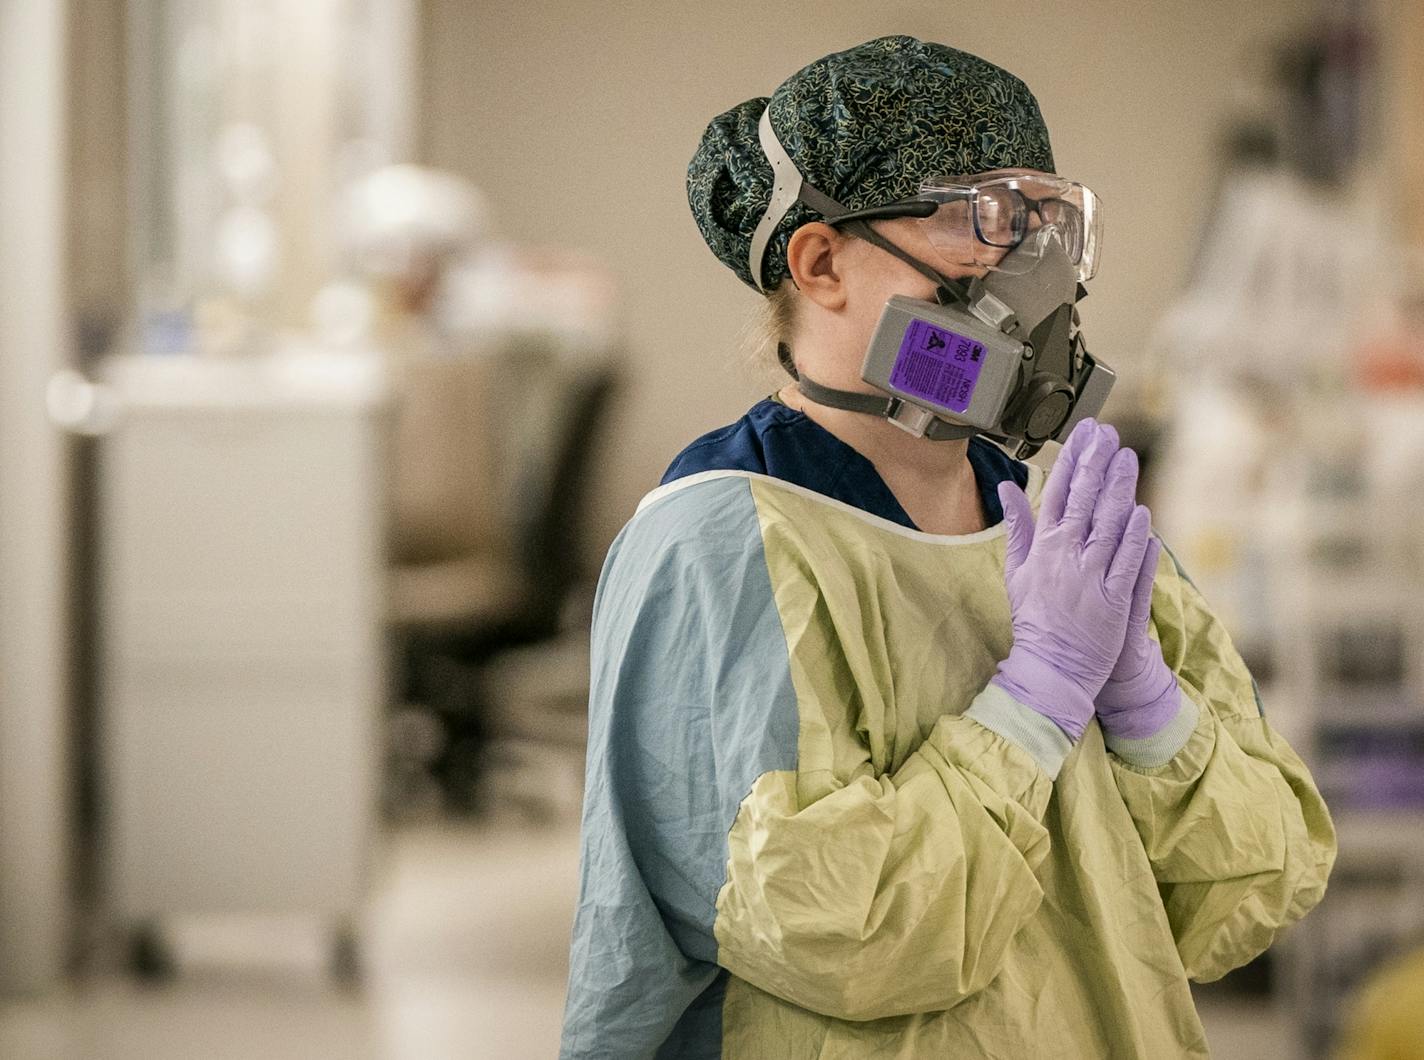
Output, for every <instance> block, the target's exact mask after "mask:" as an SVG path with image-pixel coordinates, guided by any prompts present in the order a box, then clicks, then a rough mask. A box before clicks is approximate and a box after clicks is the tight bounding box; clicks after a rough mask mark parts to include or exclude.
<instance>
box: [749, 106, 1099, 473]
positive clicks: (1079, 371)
mask: <svg viewBox="0 0 1424 1060" xmlns="http://www.w3.org/2000/svg"><path fill="white" fill-rule="evenodd" d="M759 135H760V140H761V146H762V150H763V151H764V152H765V154H766V157H767V159H768V160H769V161H770V163H771V166H772V170H773V172H774V173H775V174H776V185H775V188H774V190H773V192H772V197H771V201H770V203H769V204H768V205H767V209H766V213H765V214H764V215H763V217H762V219H761V222H760V224H759V225H758V226H757V231H756V233H755V235H754V236H753V237H752V241H751V249H750V252H749V259H748V265H749V268H750V269H751V273H752V275H753V276H760V274H761V265H762V258H763V257H764V256H765V253H766V248H767V244H768V242H769V241H770V239H771V236H772V234H773V232H774V231H775V230H776V227H777V225H778V224H779V223H780V221H781V219H782V218H783V217H784V216H785V215H786V212H787V211H788V210H789V209H790V208H791V207H792V206H793V205H794V204H795V203H797V202H804V203H806V204H807V205H808V206H810V207H811V208H812V209H815V210H817V211H819V212H820V213H821V214H822V215H823V216H824V217H825V218H826V221H827V223H828V224H831V225H844V226H845V228H846V229H847V231H849V232H850V233H851V234H852V235H855V236H856V237H858V238H860V239H864V240H865V241H867V242H869V243H872V244H873V245H875V246H878V247H880V248H881V249H882V250H885V251H886V252H887V253H890V254H893V255H894V256H895V257H897V258H899V259H900V260H902V261H904V262H906V263H907V264H908V265H910V266H911V267H913V268H914V269H915V270H916V271H918V272H920V273H921V274H923V275H924V276H926V277H928V278H929V279H931V280H933V281H934V283H935V285H936V299H937V302H930V301H927V300H924V299H917V298H907V297H904V296H896V297H893V298H891V299H890V300H889V302H887V303H886V306H885V311H884V312H883V313H882V315H881V318H880V322H879V324H878V325H877V326H876V329H875V332H874V334H873V335H872V336H871V340H870V344H869V347H868V349H867V352H866V356H865V362H864V364H863V366H862V369H861V378H862V379H864V380H865V381H866V382H867V383H870V384H871V385H872V386H875V387H876V388H878V389H879V390H882V391H884V392H886V393H888V394H890V395H891V396H890V397H889V398H888V399H887V398H882V397H879V396H877V395H874V394H865V393H858V392H854V391H848V390H837V389H834V388H831V387H827V386H823V385H821V384H819V383H817V382H815V381H814V380H812V379H808V378H805V377H804V376H802V375H801V374H800V373H798V371H797V369H796V366H795V364H794V362H793V360H792V357H791V351H790V350H789V348H788V347H787V346H786V345H785V344H782V345H781V346H780V347H779V350H778V355H779V357H780V359H781V363H782V365H783V366H784V367H785V368H786V369H787V371H788V372H790V373H791V374H792V376H793V377H795V378H796V379H797V381H798V385H799V388H800V390H801V392H802V393H803V394H805V395H806V397H808V398H810V399H811V400H812V401H814V402H817V403H818V404H822V405H828V406H830V407H832V408H840V409H846V410H848V411H851V412H861V413H865V414H868V415H873V416H882V417H884V418H885V419H888V420H889V421H890V422H891V423H893V424H895V425H896V426H897V427H900V428H901V429H903V430H905V431H907V432H909V433H910V434H912V435H914V436H915V437H928V438H931V439H933V440H935V441H943V440H948V439H954V438H967V437H969V436H971V435H974V434H984V435H986V436H988V437H990V438H992V439H994V440H995V441H997V442H1000V443H1001V444H1003V445H1005V446H1006V447H1008V448H1010V449H1011V450H1012V451H1013V452H1014V453H1015V455H1016V456H1018V457H1019V458H1020V459H1023V458H1027V457H1029V456H1032V455H1033V454H1034V453H1036V452H1038V450H1039V449H1041V448H1042V447H1043V445H1044V443H1045V442H1047V441H1049V440H1050V439H1055V440H1058V441H1062V440H1064V439H1065V438H1067V436H1068V433H1069V432H1070V431H1071V430H1072V429H1073V427H1074V425H1076V424H1077V423H1078V422H1080V421H1081V420H1083V419H1085V418H1087V417H1089V416H1094V415H1096V414H1097V413H1098V412H1100V411H1101V410H1102V407H1103V404H1104V403H1105V402H1106V401H1107V397H1108V394H1109V393H1110V392H1111V390H1112V386H1113V383H1114V382H1115V380H1116V374H1115V373H1114V372H1113V371H1112V369H1111V368H1109V367H1108V366H1107V365H1106V364H1103V363H1102V362H1100V361H1098V360H1097V359H1096V358H1094V357H1093V356H1092V355H1091V354H1090V353H1089V352H1088V350H1087V347H1086V346H1085V345H1084V343H1083V339H1082V335H1081V333H1080V332H1079V330H1078V316H1077V309H1076V304H1077V303H1078V302H1079V301H1080V300H1081V299H1082V298H1083V297H1085V296H1086V294H1087V291H1086V289H1085V288H1084V287H1083V283H1082V281H1083V280H1084V279H1086V278H1087V277H1088V276H1090V275H1091V274H1092V271H1093V270H1094V269H1095V268H1096V260H1097V249H1098V245H1099V239H1098V232H1099V228H1100V224H1101V221H1100V218H1101V209H1100V207H1098V206H1097V204H1096V199H1095V198H1091V194H1092V193H1091V192H1087V190H1086V189H1082V192H1081V193H1077V201H1078V202H1079V203H1080V206H1079V207H1071V203H1068V204H1065V207H1064V209H1063V210H1062V211H1057V212H1053V213H1052V214H1051V216H1053V217H1055V218H1057V220H1056V221H1054V222H1053V223H1047V224H1043V225H1042V226H1041V227H1039V228H1036V229H1032V230H1031V231H1030V230H1028V229H1027V228H1023V229H1022V230H1021V231H1019V235H1018V240H1019V241H1018V243H1017V245H1016V246H1014V247H1013V248H1012V249H1011V250H1009V251H1008V253H1007V254H1003V255H1002V257H999V256H998V253H997V251H996V252H995V257H998V261H997V264H996V266H995V268H994V269H993V270H992V271H988V272H986V274H985V275H984V276H981V277H977V278H975V279H974V280H972V281H971V282H969V283H965V282H964V281H963V280H957V279H951V278H950V277H948V276H945V275H944V274H943V273H941V272H940V271H939V270H938V269H936V268H934V267H933V266H931V265H928V264H926V263H925V262H923V261H920V260H919V259H918V258H915V257H914V256H913V255H911V254H909V253H908V252H906V251H904V250H903V249H901V248H900V247H898V246H896V245H895V244H894V243H892V242H891V241H890V240H888V239H886V238H885V237H884V236H883V235H881V234H880V233H879V232H877V231H876V230H875V229H873V228H871V227H870V225H869V220H871V219H873V218H884V217H887V216H892V215H893V216H916V215H917V214H918V215H922V216H924V217H926V218H928V217H929V216H930V215H932V214H935V213H936V212H937V211H938V210H939V209H940V208H941V205H942V204H941V203H940V202H938V201H937V200H935V199H928V200H912V201H910V202H908V203H896V204H889V205H887V206H886V207H876V208H870V209H867V210H854V211H852V210H847V209H845V208H844V207H843V206H842V205H841V204H840V203H838V202H836V201H835V200H834V199H832V198H831V197H830V196H828V195H826V194H825V193H823V192H821V191H820V190H818V189H817V188H816V187H814V186H813V185H812V184H811V183H810V182H809V181H807V180H806V179H805V178H804V177H803V176H802V175H801V173H800V171H799V170H798V169H797V168H796V164H795V163H794V162H793V161H792V159H791V156H790V155H789V154H788V153H787V152H786V149H785V148H784V147H783V146H782V145H781V143H780V141H779V140H777V138H776V133H775V131H774V130H773V129H772V127H771V117H770V111H769V110H767V111H765V112H763V114H762V117H761V122H760V125H759ZM1048 179H1049V181H1056V178H1048ZM1057 183H1060V184H1062V185H1063V186H1064V189H1063V190H1065V191H1066V190H1067V188H1068V186H1069V185H1071V182H1068V181H1059V182H1057ZM935 186H938V187H940V194H941V195H942V196H945V195H948V194H950V192H951V190H953V191H955V193H956V194H958V193H959V191H960V190H962V191H963V193H964V194H965V195H970V196H971V197H970V198H968V199H965V200H964V201H966V202H968V203H969V215H968V217H967V219H968V220H970V221H972V223H973V224H974V225H975V226H976V229H982V228H983V227H985V225H986V224H988V223H989V222H988V221H987V220H986V218H987V217H988V216H990V215H992V216H994V217H995V218H996V220H995V222H994V224H993V225H992V226H991V228H992V231H991V232H990V233H988V234H990V235H993V236H994V238H997V239H999V240H1000V241H1001V242H1007V240H1008V236H1009V235H1011V234H1012V233H1013V232H1014V231H1015V230H1016V229H1018V228H1019V226H1026V225H1027V224H1028V222H1027V220H1026V219H1025V218H1024V217H1020V216H1018V214H1017V213H1016V212H1011V216H1009V217H1008V218H1005V217H1004V216H1003V215H1002V211H999V210H996V209H993V210H986V208H985V207H984V205H983V204H982V203H981V202H980V198H979V193H978V192H977V191H973V190H972V189H973V188H974V186H973V185H967V184H966V185H936V184H935V183H934V182H931V183H930V184H928V185H926V187H935ZM989 186H991V187H997V185H994V184H992V183H991V184H990V185H989ZM1076 187H1079V188H1081V185H1076ZM1009 192H1014V194H1016V195H1019V196H1020V198H1022V195H1021V193H1019V192H1018V190H1017V189H1016V188H1013V187H1005V189H1004V194H1003V195H1001V196H1000V199H1001V201H1005V202H1006V201H1007V199H1008V193H1009ZM1085 195H1086V196H1087V198H1085ZM986 201H987V200H986ZM1019 205H1020V206H1022V207H1023V211H1024V213H1027V207H1026V206H1024V205H1023V204H1022V203H1020V204H1019ZM1005 209H1007V207H1005ZM887 210H888V211H890V212H889V213H887V212H886V211H887ZM1074 212H1076V216H1077V220H1076V221H1073V222H1071V223H1067V222H1065V221H1064V219H1065V218H1068V217H1070V216H1072V215H1073V213H1074ZM981 214H982V216H981ZM1089 217H1090V218H1091V228H1089V227H1088V220H1087V219H1088V218H1089ZM1044 219H1045V220H1046V218H1044ZM1005 226H1007V227H1005ZM934 227H935V228H936V230H940V229H941V228H942V226H934ZM936 238H938V239H939V240H940V242H941V243H944V244H945V245H946V246H951V249H952V244H951V243H949V242H946V241H947V240H950V239H951V237H949V236H947V235H945V234H944V233H943V231H942V230H941V233H940V235H939V236H938V237H936V236H932V237H931V239H932V242H933V241H934V239H936ZM986 246H987V244H986Z"/></svg>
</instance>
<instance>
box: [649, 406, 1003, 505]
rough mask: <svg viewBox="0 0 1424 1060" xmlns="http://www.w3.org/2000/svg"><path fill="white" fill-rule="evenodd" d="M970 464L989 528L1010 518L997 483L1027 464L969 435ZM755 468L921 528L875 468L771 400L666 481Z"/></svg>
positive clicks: (707, 438)
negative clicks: (715, 472) (1001, 500)
mask: <svg viewBox="0 0 1424 1060" xmlns="http://www.w3.org/2000/svg"><path fill="white" fill-rule="evenodd" d="M969 464H970V466H971V467H973V469H974V480H975V482H976V483H977V484H978V486H979V496H980V498H981V500H982V501H983V503H984V514H985V517H986V519H987V525H989V526H993V525H995V524H996V523H998V522H1000V521H1001V520H1002V519H1003V518H1004V510H1003V507H1002V506H1001V505H1000V504H999V494H998V488H999V483H1000V482H1003V481H1005V480H1006V479H1012V480H1013V481H1014V482H1017V483H1018V484H1019V486H1020V487H1023V486H1025V485H1026V484H1027V483H1028V466H1027V465H1026V464H1024V463H1023V462H1022V461H1019V460H1015V459H1014V458H1013V457H1011V456H1009V455H1008V454H1007V453H1005V452H1004V451H1003V450H1002V449H1000V448H999V447H998V446H997V445H995V444H994V443H993V442H991V441H989V440H988V439H987V438H982V437H978V436H976V437H973V438H971V439H970V440H969ZM727 470H735V471H753V472H756V473H758V474H762V475H770V476H771V477H772V478H779V479H781V480H783V481H785V482H790V483H793V484H795V485H797V486H803V487H805V488H806V489H809V490H813V491H814V492H816V493H820V494H822V495H823V496H826V497H831V498H834V499H835V500H838V501H842V502H844V503H845V504H849V505H851V506H853V507H855V508H859V509H860V510H861V511H864V512H869V513H870V514H871V515H878V516H880V517H881V518H882V519H889V520H890V521H891V522H893V523H898V524H899V525H901V526H905V527H909V528H910V529H911V530H918V529H919V527H917V526H916V525H915V524H914V521H913V520H911V518H910V517H909V515H907V514H906V513H905V509H904V508H902V507H901V506H900V502H899V501H898V500H896V499H895V495H894V494H893V493H891V492H890V487H889V486H887V485H886V484H885V480H884V479H882V478H881V477H880V472H878V471H876V470H875V465H874V464H872V463H871V462H870V461H869V460H867V459H866V458H865V457H864V456H862V455H861V454H860V453H859V452H857V451H856V450H855V449H853V448H852V447H851V446H849V445H847V444H846V443H845V442H843V441H841V440H840V439H839V438H837V437H836V436H835V435H834V434H832V433H831V432H830V431H828V430H826V429H825V428H824V427H822V426H821V425H820V424H819V423H817V422H816V421H815V420H813V419H811V418H810V417H809V416H807V415H806V414H805V413H804V412H800V411H798V410H797V409H793V408H791V407H790V406H789V405H783V404H782V403H781V402H779V401H774V400H772V399H770V398H768V399H766V400H764V401H758V402H757V403H756V404H755V405H753V406H752V407H751V408H750V409H749V410H748V411H747V414H746V415H745V416H743V417H742V418H741V419H739V420H737V422H736V423H731V424H728V425H727V426H726V427H721V428H719V429H718V430H715V431H712V432H710V433H708V434H704V435H703V436H702V437H701V438H698V439H697V440H696V441H695V442H693V443H692V444H691V445H689V446H688V447H687V448H686V449H684V450H683V451H682V452H681V453H679V454H678V455H677V456H676V457H675V458H674V459H673V462H672V464H671V465H670V466H669V467H668V469H667V471H666V472H665V473H664V474H663V478H662V481H663V484H664V485H666V484H667V483H669V482H673V481H676V480H677V479H680V478H686V477H687V476H688V475H695V474H697V473H699V472H702V471H727Z"/></svg>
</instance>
